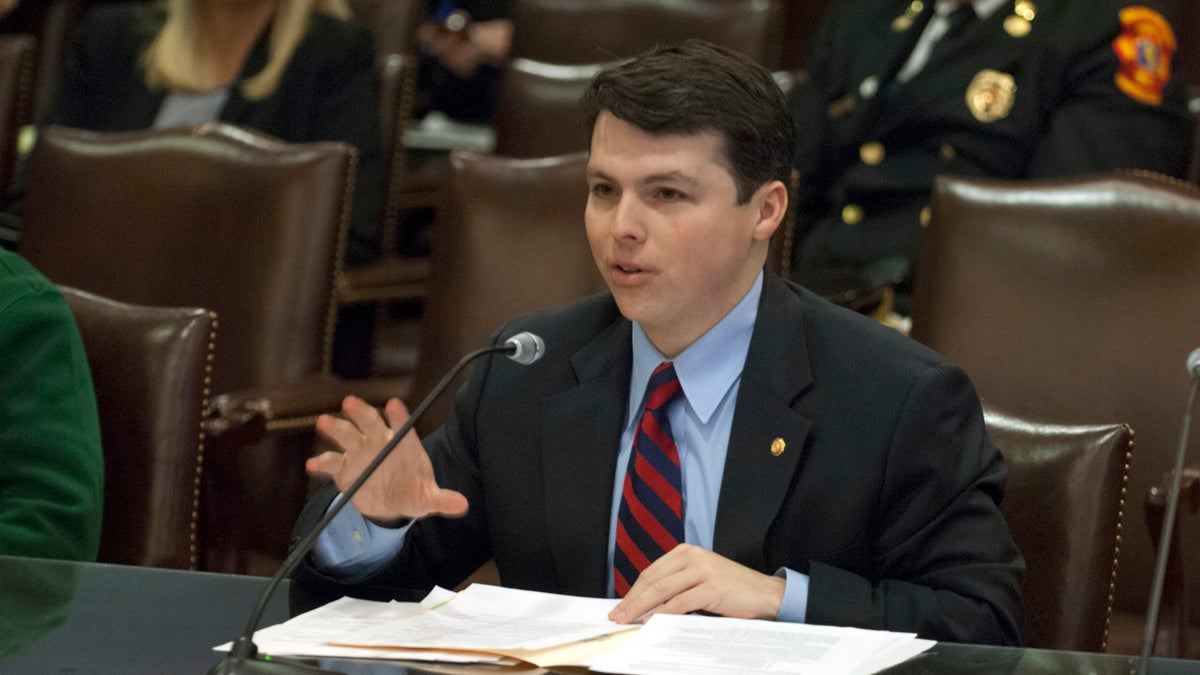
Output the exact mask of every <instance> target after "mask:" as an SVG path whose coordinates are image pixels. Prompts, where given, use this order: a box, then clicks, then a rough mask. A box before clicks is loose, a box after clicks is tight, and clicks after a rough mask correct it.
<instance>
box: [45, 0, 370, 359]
mask: <svg viewBox="0 0 1200 675" xmlns="http://www.w3.org/2000/svg"><path fill="white" fill-rule="evenodd" d="M349 15H350V11H349V8H348V6H347V5H346V2H345V0H167V1H166V3H165V4H162V5H142V4H128V5H115V6H102V7H99V8H97V9H95V10H93V11H92V12H91V13H90V14H89V15H88V17H87V18H86V19H85V21H84V24H83V26H82V28H81V30H80V32H79V34H78V36H77V39H76V42H75V45H74V48H73V50H72V52H71V54H70V55H69V57H68V60H67V64H66V66H65V68H64V72H63V79H62V83H61V87H60V90H59V92H58V96H57V98H56V100H55V104H54V106H53V109H52V111H51V113H50V116H49V119H48V120H47V122H49V123H52V124H59V125H63V126H70V127H77V128H82V129H90V130H93V131H132V130H136V129H146V128H150V127H162V128H165V127H171V126H179V125H194V124H203V123H205V122H211V121H221V122H229V123H232V124H238V125H241V126H245V127H250V128H253V129H256V130H258V131H261V132H264V133H266V134H269V135H271V136H275V137H277V138H279V139H282V140H284V141H288V142H293V143H299V142H309V141H344V142H346V143H349V144H351V145H353V146H355V147H357V148H358V151H359V156H358V170H357V178H356V185H355V193H354V206H353V211H352V215H351V222H350V237H349V242H348V246H347V263H348V264H350V265H357V264H362V263H365V262H368V261H370V259H371V258H372V257H373V256H374V255H375V251H376V248H377V228H378V222H379V217H380V210H381V208H382V195H381V189H382V178H383V166H382V161H383V160H382V156H381V151H380V140H381V139H380V127H379V82H378V76H377V74H376V71H375V63H374V62H375V52H374V45H373V42H372V40H371V37H370V34H369V33H368V32H367V31H366V30H365V29H363V28H361V27H359V26H355V25H353V24H351V23H348V22H347V20H346V19H347V18H348V17H349ZM370 329H371V326H370V311H369V310H368V311H364V312H362V316H354V315H352V314H351V315H348V314H346V313H345V312H343V315H342V316H341V317H339V326H338V337H337V339H336V340H335V358H334V370H335V371H336V372H338V373H339V374H341V375H343V376H346V377H359V376H364V375H366V374H367V369H368V367H369V361H370V352H369V347H367V346H366V345H368V344H369V334H370ZM364 334H365V335H366V336H367V338H366V339H364V337H363V336H364Z"/></svg>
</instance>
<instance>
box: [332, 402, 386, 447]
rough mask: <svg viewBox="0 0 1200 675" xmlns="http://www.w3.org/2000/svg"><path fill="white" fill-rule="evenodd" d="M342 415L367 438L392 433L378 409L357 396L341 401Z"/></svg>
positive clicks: (381, 436) (382, 436) (384, 436)
mask: <svg viewBox="0 0 1200 675" xmlns="http://www.w3.org/2000/svg"><path fill="white" fill-rule="evenodd" d="M342 415H343V416H344V417H345V418H346V419H348V420H350V422H351V423H352V424H353V425H354V426H355V427H356V428H357V429H358V430H359V432H361V433H362V435H364V436H366V437H367V438H387V437H390V436H391V435H392V434H391V432H390V430H389V429H388V428H387V425H386V424H385V423H384V421H383V417H382V416H381V415H380V414H379V411H378V410H376V409H375V408H374V406H371V405H370V404H368V403H367V402H366V401H364V400H362V399H361V398H358V397H357V396H347V397H346V400H344V401H342Z"/></svg>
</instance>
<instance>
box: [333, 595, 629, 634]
mask: <svg viewBox="0 0 1200 675" xmlns="http://www.w3.org/2000/svg"><path fill="white" fill-rule="evenodd" d="M616 604H617V601H616V600H607V599H602V598H579V597H573V596H566V595H557V594H553V593H538V592H534V591H520V590H516V589H511V588H500V587H497V586H487V585H483V584H473V585H471V586H470V587H468V588H467V589H466V590H464V591H462V592H460V593H459V594H458V595H457V596H455V597H454V598H453V599H450V600H447V601H444V602H441V603H440V604H437V605H436V607H437V608H436V609H434V610H432V611H428V612H425V613H423V614H420V615H418V616H413V617H409V618H406V619H405V620H404V621H397V622H390V623H387V624H386V625H379V626H375V627H371V628H369V629H367V630H364V631H362V632H360V633H359V634H357V635H356V636H355V637H354V639H353V640H352V641H351V642H346V643H342V642H341V641H339V644H345V645H347V646H349V645H352V646H355V647H396V646H403V647H417V648H422V647H427V648H438V649H471V650H496V649H545V648H547V647H553V646H556V645H562V644H566V643H569V642H576V641H579V640H587V639H589V638H593V637H597V636H600V635H607V634H609V633H614V632H617V631H621V630H626V629H627V628H628V627H627V626H623V625H621V624H617V623H613V622H612V621H609V620H608V613H609V611H611V610H612V608H613V607H615V606H616Z"/></svg>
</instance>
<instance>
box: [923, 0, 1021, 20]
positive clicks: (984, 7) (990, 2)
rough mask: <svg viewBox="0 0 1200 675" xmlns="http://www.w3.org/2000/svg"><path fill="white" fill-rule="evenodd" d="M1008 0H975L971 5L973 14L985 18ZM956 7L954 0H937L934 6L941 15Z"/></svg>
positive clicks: (956, 3)
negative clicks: (973, 10)
mask: <svg viewBox="0 0 1200 675" xmlns="http://www.w3.org/2000/svg"><path fill="white" fill-rule="evenodd" d="M1008 1H1009V0H975V2H973V3H971V6H972V7H973V8H974V9H975V16H978V17H979V18H980V19H986V18H988V17H989V16H991V15H993V14H995V13H996V11H997V10H999V9H1000V7H1001V6H1003V5H1004V3H1006V2H1008ZM957 8H958V2H956V0H938V3H937V6H936V7H935V8H934V11H936V12H937V13H938V14H940V15H941V16H946V15H947V14H949V13H950V12H952V11H954V10H955V9H957Z"/></svg>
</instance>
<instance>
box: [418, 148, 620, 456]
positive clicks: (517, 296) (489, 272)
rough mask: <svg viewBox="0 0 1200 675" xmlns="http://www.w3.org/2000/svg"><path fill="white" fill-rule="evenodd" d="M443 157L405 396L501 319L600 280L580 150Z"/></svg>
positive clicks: (557, 301)
mask: <svg viewBox="0 0 1200 675" xmlns="http://www.w3.org/2000/svg"><path fill="white" fill-rule="evenodd" d="M450 161H451V165H452V167H453V171H452V173H451V180H450V188H449V195H448V200H447V204H446V208H445V209H443V210H441V211H439V214H438V222H437V223H436V230H435V232H434V241H433V254H432V256H433V265H432V272H431V277H430V290H429V296H428V298H427V300H426V303H425V314H424V316H423V317H422V319H421V346H420V351H419V357H418V360H417V372H416V373H415V374H414V379H415V384H414V389H413V391H414V394H415V395H414V396H413V397H411V399H410V401H409V402H410V403H411V404H413V405H415V404H416V402H417V401H419V400H420V397H422V396H424V395H425V393H426V392H428V391H429V390H430V389H432V388H433V385H434V384H436V383H437V381H438V380H439V379H441V377H442V376H443V375H444V374H445V373H446V371H447V370H449V368H450V367H451V366H452V365H453V364H454V363H455V362H456V361H457V360H458V359H459V358H460V357H461V356H462V355H463V354H465V353H467V352H468V351H471V350H472V349H476V348H478V347H482V346H484V344H485V343H486V341H487V338H488V336H489V335H490V334H491V332H492V331H494V330H495V329H496V328H498V327H499V326H500V325H501V324H503V323H504V322H506V321H509V320H511V319H514V318H516V317H518V316H521V315H522V314H528V313H529V312H532V311H534V310H538V309H543V308H546V307H552V306H556V305H564V304H567V303H569V302H571V301H573V300H576V299H579V298H581V297H584V296H587V295H590V294H592V293H596V292H598V291H601V290H603V288H604V281H603V279H601V277H600V273H599V272H598V271H597V270H596V265H595V263H594V262H593V261H592V254H591V250H590V249H589V248H588V243H587V236H586V234H585V232H584V226H583V209H584V204H585V202H586V200H587V179H586V167H587V157H586V155H584V154H583V153H577V154H572V155H565V156H559V157H545V158H540V159H514V158H506V157H496V156H491V155H482V154H478V153H473V152H455V153H452V155H451V160H450ZM443 213H444V214H445V215H444V216H443ZM453 393H454V392H453V389H451V390H450V391H448V392H447V395H445V396H443V397H442V398H441V399H439V401H437V402H436V403H435V404H434V405H433V406H431V407H430V409H429V410H428V412H427V413H426V415H425V417H423V418H422V419H421V422H420V424H419V425H418V428H419V429H420V430H421V431H422V432H423V433H428V432H429V431H432V430H433V429H435V428H436V427H437V425H438V424H440V423H441V421H442V420H443V419H444V417H445V415H446V413H447V412H448V411H449V409H450V407H451V404H452V402H453Z"/></svg>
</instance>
